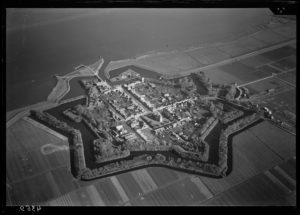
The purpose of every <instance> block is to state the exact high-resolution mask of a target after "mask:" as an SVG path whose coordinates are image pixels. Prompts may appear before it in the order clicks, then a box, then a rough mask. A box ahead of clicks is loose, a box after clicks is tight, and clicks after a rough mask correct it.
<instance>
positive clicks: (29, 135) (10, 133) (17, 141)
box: [6, 119, 66, 157]
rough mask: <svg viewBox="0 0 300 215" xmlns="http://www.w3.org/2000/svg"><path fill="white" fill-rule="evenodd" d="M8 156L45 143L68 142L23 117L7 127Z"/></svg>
mask: <svg viewBox="0 0 300 215" xmlns="http://www.w3.org/2000/svg"><path fill="white" fill-rule="evenodd" d="M6 137H7V139H6V142H7V147H6V150H7V156H8V157H9V155H10V153H14V152H16V151H19V150H21V151H31V150H33V149H36V148H39V147H41V146H42V145H44V144H47V143H51V144H58V145H59V144H66V143H63V141H62V140H61V139H60V138H57V137H56V136H54V135H52V134H49V133H48V132H45V131H44V130H42V129H40V128H37V127H36V126H34V125H32V124H31V123H29V122H27V121H25V120H23V119H21V120H19V121H17V122H16V123H14V124H13V125H11V126H10V127H9V128H7V129H6Z"/></svg>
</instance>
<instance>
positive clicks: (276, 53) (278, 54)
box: [261, 46, 296, 61]
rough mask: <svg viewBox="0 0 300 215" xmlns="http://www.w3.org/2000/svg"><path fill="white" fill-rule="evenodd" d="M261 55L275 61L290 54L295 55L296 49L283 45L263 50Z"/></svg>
mask: <svg viewBox="0 0 300 215" xmlns="http://www.w3.org/2000/svg"><path fill="white" fill-rule="evenodd" d="M261 55H262V56H263V57H265V58H267V59H270V60H272V61H276V60H280V59H282V58H285V57H288V56H291V55H296V49H295V48H293V47H291V46H283V47H281V48H278V49H274V50H272V51H268V52H265V53H263V54H261Z"/></svg>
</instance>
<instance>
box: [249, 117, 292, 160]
mask: <svg viewBox="0 0 300 215" xmlns="http://www.w3.org/2000/svg"><path fill="white" fill-rule="evenodd" d="M249 131H250V132H251V133H252V134H253V135H254V136H256V137H257V138H258V139H259V140H261V141H263V143H264V144H266V145H267V146H268V147H270V149H272V151H274V152H275V153H276V154H277V155H279V156H280V157H281V158H282V159H287V158H291V157H293V156H295V155H296V136H294V135H292V134H289V133H287V132H285V131H284V130H282V129H280V128H278V127H276V126H274V125H272V124H270V123H269V122H266V121H265V122H262V123H260V124H258V125H257V126H254V127H252V128H250V129H249Z"/></svg>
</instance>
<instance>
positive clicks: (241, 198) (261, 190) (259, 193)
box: [202, 174, 294, 206]
mask: <svg viewBox="0 0 300 215" xmlns="http://www.w3.org/2000/svg"><path fill="white" fill-rule="evenodd" d="M202 205H218V206H219V205H220V206H221V205H232V206H234V205H236V206H237V205H238V206H240V205H248V206H250V205H265V206H268V205H273V206H275V205H276V206H279V205H281V206H282V205H294V204H293V203H292V202H289V201H287V199H286V197H285V192H284V190H282V188H281V187H280V186H278V185H277V184H275V183H274V182H273V181H272V180H270V179H269V178H268V177H267V176H266V175H264V174H259V175H257V176H255V177H253V178H251V179H250V180H248V181H246V182H244V183H242V184H239V185H237V186H236V187H234V188H233V189H231V190H228V191H226V192H224V193H222V194H220V195H218V196H216V197H214V198H212V199H210V200H208V201H205V202H203V203H202Z"/></svg>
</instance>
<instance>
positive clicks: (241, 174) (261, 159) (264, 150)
mask: <svg viewBox="0 0 300 215" xmlns="http://www.w3.org/2000/svg"><path fill="white" fill-rule="evenodd" d="M232 148H233V154H232V172H231V173H230V174H229V175H228V176H227V177H225V178H223V179H213V178H207V177H200V179H201V180H202V181H203V182H204V183H205V184H206V185H207V186H208V188H209V189H210V190H211V191H212V192H213V193H214V194H218V193H220V192H223V191H225V190H227V189H229V188H232V187H234V186H235V185H237V184H239V183H241V182H243V181H245V180H247V179H249V178H250V177H252V176H254V175H257V174H258V173H260V172H261V171H264V170H266V169H269V168H271V167H272V166H274V165H276V164H277V163H279V162H280V161H281V159H280V158H279V157H278V156H277V155H276V154H275V153H274V152H272V151H271V150H270V149H269V148H268V147H267V146H265V145H264V144H263V143H262V142H261V141H260V140H259V139H257V138H256V137H255V136H254V135H252V134H251V133H249V132H248V131H244V132H242V133H240V134H238V135H237V136H234V137H233V146H232Z"/></svg>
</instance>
